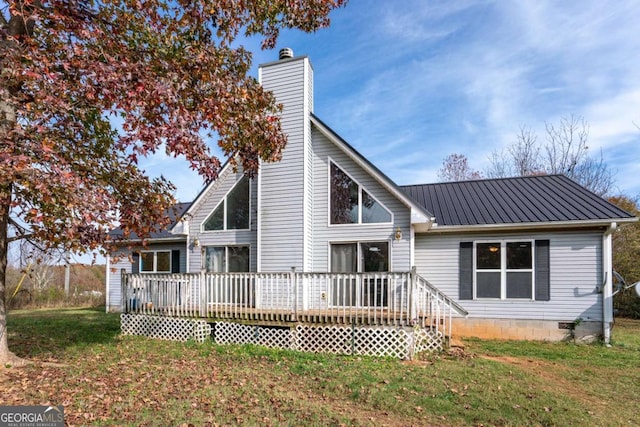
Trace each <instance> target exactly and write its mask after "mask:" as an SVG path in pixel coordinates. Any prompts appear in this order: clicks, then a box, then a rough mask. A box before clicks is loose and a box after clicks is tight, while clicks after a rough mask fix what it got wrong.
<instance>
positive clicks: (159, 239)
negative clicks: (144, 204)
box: [114, 234, 187, 245]
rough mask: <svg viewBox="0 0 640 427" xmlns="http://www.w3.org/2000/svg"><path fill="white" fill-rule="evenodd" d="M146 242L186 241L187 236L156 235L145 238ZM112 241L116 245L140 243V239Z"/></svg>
mask: <svg viewBox="0 0 640 427" xmlns="http://www.w3.org/2000/svg"><path fill="white" fill-rule="evenodd" d="M145 241H146V242H147V243H177V242H185V243H186V242H187V236H186V234H185V235H182V236H176V237H156V238H149V239H145ZM114 243H116V244H118V245H130V244H132V243H134V244H135V243H142V239H126V240H125V239H123V240H115V241H114Z"/></svg>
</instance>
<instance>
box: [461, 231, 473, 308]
mask: <svg viewBox="0 0 640 427" xmlns="http://www.w3.org/2000/svg"><path fill="white" fill-rule="evenodd" d="M458 280H459V289H458V293H459V298H460V299H473V242H460V271H459V274H458Z"/></svg>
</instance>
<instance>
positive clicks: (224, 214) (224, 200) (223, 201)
mask: <svg viewBox="0 0 640 427" xmlns="http://www.w3.org/2000/svg"><path fill="white" fill-rule="evenodd" d="M242 178H244V175H243V176H242V177H241V178H240V179H239V180H237V181H236V182H235V183H234V184H233V185H232V186H231V188H229V190H227V192H226V193H225V194H224V196H223V197H222V199H221V200H220V201H219V202H218V204H217V205H215V207H214V208H213V209H211V212H209V215H207V216H206V217H205V219H204V220H203V221H202V223H200V232H201V233H221V232H226V231H251V219H252V218H251V181H252V180H251V178H247V179H248V180H249V228H227V197H228V196H229V194H230V193H231V192H232V191H233V190H234V189H235V188H236V186H237V185H238V184H239V183H240V180H242ZM222 204H224V209H223V210H222V230H205V228H204V225H205V223H206V222H207V221H208V220H209V218H211V215H213V213H214V212H215V211H216V209H218V207H220V205H222Z"/></svg>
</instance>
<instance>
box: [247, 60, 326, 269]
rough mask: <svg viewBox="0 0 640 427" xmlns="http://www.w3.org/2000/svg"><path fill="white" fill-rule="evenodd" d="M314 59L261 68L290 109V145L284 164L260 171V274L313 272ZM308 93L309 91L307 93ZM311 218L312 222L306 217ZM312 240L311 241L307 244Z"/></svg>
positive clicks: (265, 82) (285, 125)
mask: <svg viewBox="0 0 640 427" xmlns="http://www.w3.org/2000/svg"><path fill="white" fill-rule="evenodd" d="M310 71H311V65H310V64H309V60H308V58H304V57H303V58H296V59H293V60H286V61H278V62H274V63H271V64H268V65H266V66H263V67H261V69H260V79H261V83H262V86H263V87H264V88H265V89H266V90H270V91H273V93H274V94H275V96H276V99H277V101H278V102H279V103H281V104H283V105H284V110H283V112H282V115H281V123H282V130H283V131H284V132H285V133H286V134H287V137H288V143H287V146H286V147H285V149H284V151H283V154H282V160H281V161H279V162H275V163H262V165H261V169H260V177H259V179H260V180H261V182H260V191H261V194H260V204H261V206H260V225H259V232H260V248H259V256H260V269H261V271H264V272H272V271H289V270H290V268H291V267H296V268H297V269H298V270H300V271H301V270H303V269H308V268H309V267H308V266H307V265H305V263H308V262H309V257H308V256H305V252H306V251H307V248H308V239H309V237H311V236H309V234H310V233H311V228H310V224H308V222H309V216H310V215H311V210H312V205H311V203H312V202H311V201H310V200H308V197H309V196H310V193H309V191H310V190H311V189H312V188H315V186H312V180H311V177H310V175H309V170H308V168H307V170H305V162H308V157H307V156H308V155H309V150H310V147H309V143H310V140H309V126H310V124H309V116H308V113H309V112H310V110H311V100H310V97H309V90H308V88H307V87H308V85H309V84H310V82H309V80H310V79H311V73H310ZM305 88H307V90H305ZM305 215H306V216H307V218H305ZM305 235H307V242H305Z"/></svg>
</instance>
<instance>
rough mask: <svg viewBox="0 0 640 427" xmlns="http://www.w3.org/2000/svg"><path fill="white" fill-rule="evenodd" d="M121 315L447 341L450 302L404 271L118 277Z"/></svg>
mask: <svg viewBox="0 0 640 427" xmlns="http://www.w3.org/2000/svg"><path fill="white" fill-rule="evenodd" d="M122 296H123V304H122V312H123V313H128V314H143V315H152V316H162V317H175V318H193V319H204V320H207V321H210V322H217V321H233V322H238V323H250V324H255V325H257V324H262V325H266V324H272V325H291V324H292V323H294V324H299V323H305V324H313V325H362V326H395V327H422V328H429V329H435V330H436V331H437V332H439V333H442V334H443V335H445V336H450V333H451V317H452V315H453V314H454V313H457V314H459V315H466V311H465V310H464V309H463V308H462V307H460V306H459V305H458V304H457V303H456V302H455V301H453V300H451V299H450V298H449V297H447V296H446V295H444V294H443V293H442V292H440V291H439V290H438V289H437V288H435V287H434V286H433V285H431V284H430V283H429V282H427V281H426V280H424V279H423V278H422V277H420V276H419V275H417V274H416V273H415V272H402V273H394V272H389V273H371V274H368V273H354V274H339V273H297V272H294V271H292V272H287V273H204V272H201V273H188V274H123V276H122Z"/></svg>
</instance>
